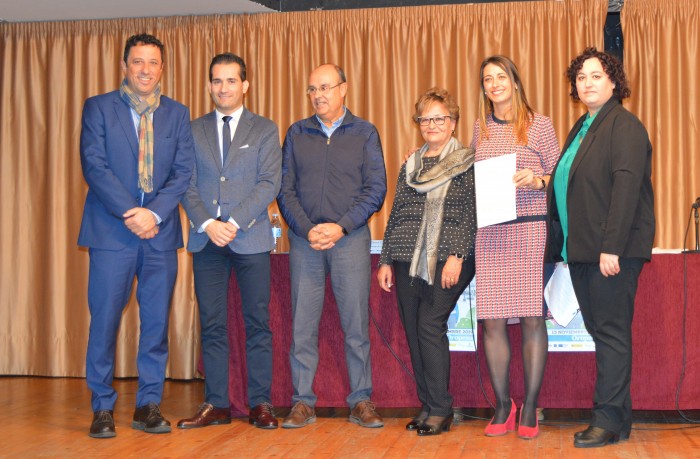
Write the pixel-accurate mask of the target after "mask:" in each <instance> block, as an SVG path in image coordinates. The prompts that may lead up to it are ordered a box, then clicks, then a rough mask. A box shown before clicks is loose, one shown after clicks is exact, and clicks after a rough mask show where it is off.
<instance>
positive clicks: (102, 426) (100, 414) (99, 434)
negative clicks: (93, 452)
mask: <svg viewBox="0 0 700 459" xmlns="http://www.w3.org/2000/svg"><path fill="white" fill-rule="evenodd" d="M112 415H113V412H112V410H99V411H95V414H94V415H93V416H92V424H91V425H90V433H88V435H89V436H91V437H92V438H112V437H116V436H117V432H115V431H114V417H113V416H112Z"/></svg>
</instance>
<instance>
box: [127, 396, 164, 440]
mask: <svg viewBox="0 0 700 459" xmlns="http://www.w3.org/2000/svg"><path fill="white" fill-rule="evenodd" d="M131 427H132V428H133V429H136V430H143V431H144V432H148V433H168V432H170V421H168V420H167V419H165V418H164V417H163V415H162V414H161V413H160V408H159V407H158V404H157V403H153V402H150V403H149V404H148V405H144V406H142V407H139V408H136V410H135V411H134V420H133V421H131Z"/></svg>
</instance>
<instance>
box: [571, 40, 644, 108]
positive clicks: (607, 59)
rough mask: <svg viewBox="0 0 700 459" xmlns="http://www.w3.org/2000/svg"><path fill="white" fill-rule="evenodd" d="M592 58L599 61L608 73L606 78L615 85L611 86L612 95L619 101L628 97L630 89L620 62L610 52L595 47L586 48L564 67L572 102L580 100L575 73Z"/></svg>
mask: <svg viewBox="0 0 700 459" xmlns="http://www.w3.org/2000/svg"><path fill="white" fill-rule="evenodd" d="M593 58H596V59H598V60H599V61H600V65H602V66H603V70H604V71H605V73H606V74H607V75H608V78H610V81H612V82H613V84H614V85H615V87H614V88H613V97H614V98H616V99H617V100H619V101H622V99H625V98H627V97H629V96H630V93H631V91H630V88H629V84H628V83H627V77H626V76H625V69H624V67H623V66H622V62H620V60H619V59H618V58H617V57H615V56H613V55H612V54H609V53H606V52H602V51H598V50H597V49H596V48H586V49H584V50H583V52H582V53H581V54H579V55H578V56H576V57H575V58H574V59H573V60H572V61H571V64H569V68H568V69H566V77H567V78H568V79H569V83H571V93H570V94H569V95H570V96H571V98H572V99H573V100H574V102H578V101H579V100H581V99H579V97H578V90H577V89H576V75H578V72H580V71H581V68H582V67H583V63H584V62H586V61H587V60H588V59H593Z"/></svg>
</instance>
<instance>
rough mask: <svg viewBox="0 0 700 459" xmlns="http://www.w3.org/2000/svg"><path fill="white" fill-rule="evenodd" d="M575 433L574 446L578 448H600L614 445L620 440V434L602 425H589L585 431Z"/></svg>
mask: <svg viewBox="0 0 700 459" xmlns="http://www.w3.org/2000/svg"><path fill="white" fill-rule="evenodd" d="M577 433H578V434H580V435H578V437H577V436H576V435H574V446H575V447H576V448H599V447H601V446H607V445H614V444H615V443H617V442H618V441H620V434H616V433H615V432H610V431H609V430H605V429H603V428H601V427H593V426H589V427H588V428H587V429H586V430H584V431H583V432H577Z"/></svg>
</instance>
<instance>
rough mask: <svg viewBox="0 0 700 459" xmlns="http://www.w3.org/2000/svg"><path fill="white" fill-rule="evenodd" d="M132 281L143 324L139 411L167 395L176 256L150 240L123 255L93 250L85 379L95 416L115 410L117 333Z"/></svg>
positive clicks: (140, 338) (140, 353) (138, 397)
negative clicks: (167, 370)
mask: <svg viewBox="0 0 700 459" xmlns="http://www.w3.org/2000/svg"><path fill="white" fill-rule="evenodd" d="M134 277H136V278H137V279H138V284H137V286H136V299H137V300H138V302H139V320H140V322H141V329H140V333H139V350H138V355H137V357H136V367H137V368H138V372H139V386H138V391H137V392H136V406H137V407H141V406H144V405H147V404H148V403H151V402H153V403H157V404H160V401H161V398H162V396H163V382H164V380H165V365H166V362H167V361H168V323H169V321H170V299H171V297H172V294H173V286H174V285H175V278H176V277H177V252H176V251H175V250H166V251H160V250H155V249H153V248H152V247H151V245H150V244H149V243H148V241H142V242H140V243H139V245H137V246H136V247H127V248H125V249H122V250H101V249H90V275H89V280H88V305H89V307H90V336H89V339H88V347H87V358H86V365H85V374H86V379H87V384H88V387H89V388H90V390H91V391H92V409H93V411H98V410H112V409H114V404H115V402H116V400H117V393H116V392H115V390H114V388H113V387H112V379H113V377H114V358H115V351H116V347H117V332H118V331H119V324H120V323H121V318H122V312H123V311H124V307H126V304H127V303H128V301H129V297H130V296H131V287H132V285H133V284H134ZM130 332H131V333H133V332H135V330H131V331H130Z"/></svg>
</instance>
